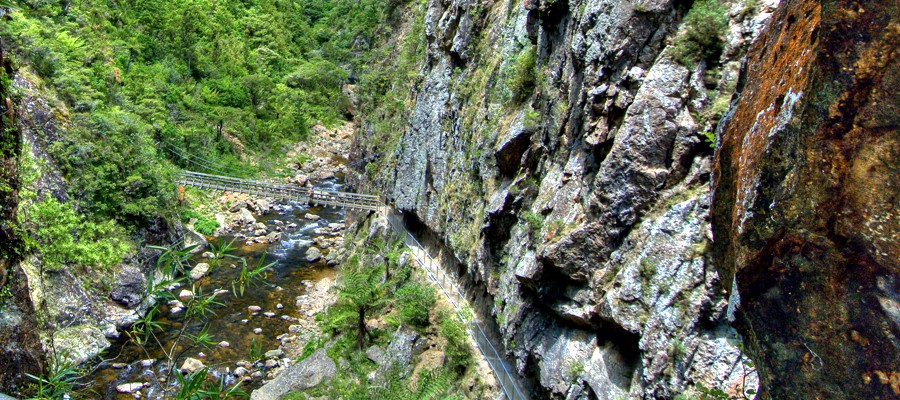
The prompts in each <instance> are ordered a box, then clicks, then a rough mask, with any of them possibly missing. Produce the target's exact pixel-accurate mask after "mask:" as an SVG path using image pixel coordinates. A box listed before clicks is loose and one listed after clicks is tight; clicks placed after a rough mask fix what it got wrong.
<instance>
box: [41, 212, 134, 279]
mask: <svg viewBox="0 0 900 400" xmlns="http://www.w3.org/2000/svg"><path fill="white" fill-rule="evenodd" d="M27 215H28V217H30V219H29V222H28V223H29V225H30V226H29V228H30V229H29V230H30V232H31V244H32V245H33V246H35V247H36V248H37V250H38V251H39V252H40V253H41V259H42V260H43V262H44V265H45V266H46V267H48V268H49V269H50V270H59V269H61V268H62V267H63V266H65V265H66V264H68V263H74V264H78V265H84V266H90V267H100V268H103V269H105V268H109V267H111V266H113V265H115V264H118V263H120V262H121V261H122V258H123V257H124V256H125V255H126V254H128V252H129V251H130V250H131V246H130V245H129V243H128V242H127V241H126V240H125V239H123V238H124V236H125V234H124V231H123V230H122V229H121V228H120V227H118V226H116V225H115V224H114V223H113V222H112V221H104V222H93V221H88V220H86V219H85V218H84V217H83V216H81V215H79V214H77V213H76V212H75V210H74V209H72V207H71V206H70V205H68V204H64V203H60V202H59V201H57V200H56V199H54V198H53V197H47V198H46V199H44V200H43V201H40V202H38V203H35V204H33V205H31V206H30V207H28V209H27Z"/></svg>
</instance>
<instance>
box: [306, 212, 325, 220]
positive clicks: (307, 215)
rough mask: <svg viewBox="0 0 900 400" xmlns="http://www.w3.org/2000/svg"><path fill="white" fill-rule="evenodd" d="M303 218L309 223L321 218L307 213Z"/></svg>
mask: <svg viewBox="0 0 900 400" xmlns="http://www.w3.org/2000/svg"><path fill="white" fill-rule="evenodd" d="M303 218H304V219H306V220H309V221H318V220H320V219H322V217H320V216H318V215H315V214H309V213H307V214H306V215H304V216H303Z"/></svg>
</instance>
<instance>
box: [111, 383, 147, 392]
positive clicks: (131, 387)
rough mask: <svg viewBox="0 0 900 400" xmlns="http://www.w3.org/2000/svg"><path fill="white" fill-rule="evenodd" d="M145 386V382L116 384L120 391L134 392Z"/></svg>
mask: <svg viewBox="0 0 900 400" xmlns="http://www.w3.org/2000/svg"><path fill="white" fill-rule="evenodd" d="M143 388H144V383H143V382H132V383H123V384H121V385H119V386H116V391H117V392H119V393H134V392H137V391H138V390H141V389H143Z"/></svg>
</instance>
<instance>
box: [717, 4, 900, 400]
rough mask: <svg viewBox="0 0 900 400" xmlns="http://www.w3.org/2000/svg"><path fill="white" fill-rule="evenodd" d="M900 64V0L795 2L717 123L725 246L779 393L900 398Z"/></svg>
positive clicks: (750, 344)
mask: <svg viewBox="0 0 900 400" xmlns="http://www.w3.org/2000/svg"><path fill="white" fill-rule="evenodd" d="M898 64H900V3H898V2H897V1H894V0H888V1H883V0H882V1H870V2H851V1H828V2H818V1H810V0H787V1H784V2H782V4H781V5H780V7H779V9H778V10H777V11H776V13H775V15H774V16H773V18H772V22H771V24H770V26H768V27H767V28H766V30H765V31H764V32H763V33H762V35H761V37H760V40H759V41H758V42H757V43H756V44H755V45H754V46H753V47H752V48H751V50H750V52H749V54H748V57H747V61H746V65H745V68H744V71H742V77H741V83H740V87H739V88H738V90H739V94H738V95H739V98H738V100H737V103H736V105H734V106H733V107H732V110H731V111H730V112H729V114H727V115H726V117H725V118H724V119H723V121H722V122H721V123H720V132H719V140H720V143H719V146H718V150H717V153H716V160H715V166H714V182H713V188H714V198H713V211H712V220H713V234H714V237H715V242H716V245H715V246H714V253H715V254H714V256H715V259H716V265H717V268H718V269H719V271H720V275H721V276H723V278H724V279H723V280H724V282H725V285H726V289H729V290H731V291H732V295H734V294H739V299H740V300H739V301H740V306H739V308H738V312H737V314H736V318H737V320H736V325H737V327H738V330H739V331H740V332H741V333H742V334H743V335H744V338H745V340H746V346H747V348H748V351H749V353H750V354H751V356H752V357H753V359H754V360H756V366H757V368H758V369H759V372H760V377H761V379H762V385H763V388H762V389H763V392H767V393H768V395H770V396H771V397H772V398H895V397H894V396H897V395H900V393H898V392H897V391H898V390H900V385H896V384H892V380H891V379H889V378H888V379H872V377H873V376H876V377H877V376H880V375H879V372H878V371H882V372H881V375H884V376H886V377H890V376H891V372H884V371H898V370H900V340H898V338H900V130H898V127H900V95H898V90H900V65H898ZM732 281H733V283H734V285H733V286H732ZM735 290H736V292H737V293H734V291H735ZM736 298H737V297H735V296H733V299H736Z"/></svg>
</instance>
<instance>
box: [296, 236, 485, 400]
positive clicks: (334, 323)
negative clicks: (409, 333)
mask: <svg viewBox="0 0 900 400" xmlns="http://www.w3.org/2000/svg"><path fill="white" fill-rule="evenodd" d="M359 232H362V234H363V235H365V234H366V232H368V229H365V228H362V229H360V230H359ZM349 239H350V240H352V238H349ZM401 246H402V243H401V242H399V241H397V242H394V243H385V242H383V241H379V240H375V241H373V242H370V243H368V245H364V246H359V245H356V246H353V247H351V249H353V253H352V254H351V255H350V257H348V259H347V261H346V262H345V263H343V264H342V269H341V277H340V280H339V284H338V286H337V289H338V300H337V304H335V306H332V307H330V308H329V309H328V310H327V311H326V312H325V313H324V314H320V315H319V316H317V320H318V321H319V323H320V326H321V327H323V328H324V329H325V332H324V333H325V335H324V337H320V338H315V339H312V340H311V341H310V342H308V343H307V345H306V346H305V347H304V349H303V356H301V357H300V358H299V359H298V361H299V360H302V359H304V358H305V357H307V356H309V355H310V354H312V353H313V352H314V351H315V350H317V349H318V348H322V347H324V348H325V349H326V353H327V354H328V356H329V357H330V358H332V359H333V360H338V359H341V360H346V361H347V364H346V366H344V367H342V368H340V369H339V371H338V375H337V376H336V377H335V378H334V379H333V380H332V381H331V382H330V383H329V384H327V385H320V386H319V387H316V388H314V389H311V390H307V391H304V392H302V393H294V394H291V395H289V396H288V397H287V398H289V399H295V398H296V399H300V398H308V397H323V398H329V399H340V398H343V399H362V398H385V399H455V398H460V397H461V394H462V393H464V392H465V391H466V390H472V388H468V389H464V388H462V386H463V385H461V384H460V381H461V380H462V377H463V376H464V375H466V374H471V373H473V371H474V369H470V368H468V367H469V365H470V362H471V357H472V347H471V344H470V342H469V339H468V334H467V332H466V329H465V325H464V323H463V322H462V320H461V317H460V316H459V315H458V314H456V313H453V312H451V311H449V310H448V309H447V308H446V306H439V305H438V302H437V293H436V290H435V289H434V288H433V287H431V286H429V285H426V284H425V283H423V282H422V281H421V279H424V278H423V277H422V276H421V275H417V274H415V273H414V270H413V269H412V268H411V266H410V264H409V263H401V262H400V260H402V259H403V257H401V255H402V254H403V252H404V251H405V250H401V249H402V248H403V247H401ZM382 264H383V265H382ZM383 270H384V271H392V272H391V273H390V275H389V276H385V275H384V274H382V273H381V272H382V271H383ZM363 308H365V310H364V311H361V310H363ZM432 315H434V317H433V318H432ZM373 320H375V321H378V320H381V321H383V322H384V325H380V324H375V326H369V324H371V321H373ZM429 321H436V323H437V324H438V326H437V329H432V328H428V329H421V328H423V327H425V326H426V325H427V324H428V323H429ZM399 326H409V327H413V328H420V329H419V334H421V335H423V336H432V337H434V339H420V340H429V341H430V340H435V339H438V338H443V340H435V342H437V343H446V345H444V346H443V347H442V348H439V349H442V350H443V351H444V352H445V354H446V355H447V362H446V363H443V364H439V365H429V366H427V367H426V368H423V369H421V370H420V371H419V372H420V374H419V375H418V376H411V375H410V374H409V373H408V372H407V373H401V371H400V370H399V369H398V368H393V369H389V370H387V371H385V370H381V369H379V366H378V364H376V363H374V362H372V361H371V360H369V359H368V358H367V357H366V353H365V349H366V348H367V347H368V346H369V345H377V346H380V347H381V348H386V347H388V345H389V342H390V340H391V338H392V336H393V334H394V333H395V332H397V331H398V327H399ZM414 357H415V356H414ZM416 362H417V361H416V360H415V359H414V360H413V363H414V364H415V363H416ZM376 370H377V371H380V372H376ZM373 372H375V373H376V376H377V378H376V380H375V381H374V382H373V381H371V380H370V379H369V376H370V375H371V374H372V373H373ZM475 379H477V378H475ZM466 398H477V397H472V396H466Z"/></svg>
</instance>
